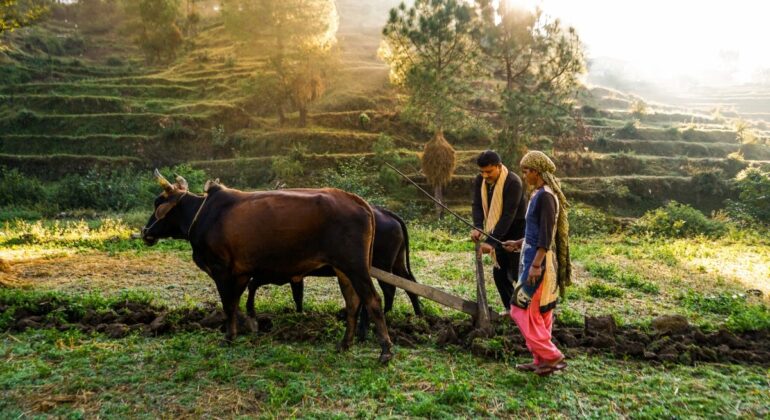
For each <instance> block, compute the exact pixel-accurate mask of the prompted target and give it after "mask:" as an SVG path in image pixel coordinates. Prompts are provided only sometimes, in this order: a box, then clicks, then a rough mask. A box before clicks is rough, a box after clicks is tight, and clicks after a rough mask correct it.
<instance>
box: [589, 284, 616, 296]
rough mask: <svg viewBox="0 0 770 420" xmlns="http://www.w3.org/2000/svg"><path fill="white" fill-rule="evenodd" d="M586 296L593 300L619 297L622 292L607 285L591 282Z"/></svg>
mask: <svg viewBox="0 0 770 420" xmlns="http://www.w3.org/2000/svg"><path fill="white" fill-rule="evenodd" d="M588 295H589V296H592V297H595V298H613V297H621V296H623V290H621V289H618V288H617V287H614V286H610V285H608V284H604V283H599V282H593V283H589V284H588Z"/></svg>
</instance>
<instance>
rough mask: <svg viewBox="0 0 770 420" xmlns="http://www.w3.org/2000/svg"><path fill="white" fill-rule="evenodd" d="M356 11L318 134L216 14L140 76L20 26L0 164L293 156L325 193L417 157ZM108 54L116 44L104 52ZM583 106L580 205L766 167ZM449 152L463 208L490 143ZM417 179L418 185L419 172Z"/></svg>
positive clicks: (730, 144)
mask: <svg viewBox="0 0 770 420" xmlns="http://www.w3.org/2000/svg"><path fill="white" fill-rule="evenodd" d="M354 9H355V8H353V10H354ZM347 12H348V9H346V8H345V3H341V6H340V14H341V16H342V19H341V22H342V24H341V26H340V31H339V33H338V39H339V41H340V50H341V59H340V70H339V71H338V73H337V74H336V75H334V78H333V80H332V81H331V83H330V84H329V89H328V90H327V92H326V94H325V96H324V97H323V98H322V99H321V100H319V101H318V102H317V103H315V104H314V105H313V108H312V112H311V115H310V120H311V123H310V125H309V126H308V127H298V126H297V124H296V119H297V118H296V116H292V115H290V116H289V120H288V124H287V125H285V126H283V127H281V126H279V124H278V121H277V118H276V117H275V115H274V113H275V112H274V106H273V105H272V104H270V103H269V102H266V101H265V100H264V99H263V97H262V96H261V95H260V92H259V91H258V90H255V88H254V83H253V80H254V77H255V76H256V75H258V74H259V73H260V72H262V71H264V68H265V65H266V63H265V59H264V58H263V57H260V56H259V55H254V54H249V53H247V52H246V51H245V50H244V49H243V48H242V45H241V44H240V43H238V42H234V41H232V40H231V39H230V38H229V37H228V35H227V33H226V32H225V30H224V27H223V26H222V24H221V22H218V21H217V20H216V19H214V20H211V21H207V23H206V25H205V26H204V28H202V30H201V31H200V33H199V35H198V36H197V37H196V38H195V40H194V48H191V49H190V50H189V51H187V52H186V53H184V54H183V55H182V56H180V57H179V58H178V59H177V60H176V61H175V62H174V63H173V64H170V65H167V66H160V67H148V66H145V65H144V63H143V62H142V59H141V56H140V55H139V54H138V51H136V49H135V48H133V47H132V46H131V45H130V44H128V43H125V44H120V45H118V44H119V41H117V40H116V39H115V38H113V35H110V34H109V33H108V34H100V35H86V34H83V33H80V32H79V30H78V29H77V28H76V26H75V25H74V24H72V23H66V22H64V21H51V22H48V23H46V24H45V25H44V26H42V27H38V28H33V29H25V30H21V31H18V32H17V33H16V34H14V36H13V39H12V42H11V46H12V48H11V49H9V50H8V51H6V52H5V56H6V59H5V63H4V64H2V70H1V71H2V72H3V74H8V75H12V76H13V77H6V78H4V81H3V83H2V84H0V101H1V102H0V103H2V105H0V165H3V166H7V167H11V168H17V169H19V170H20V171H22V172H24V173H26V174H29V175H34V176H36V177H38V178H41V179H57V178H59V177H61V176H63V175H65V174H70V173H86V172H88V171H91V170H93V169H99V168H103V169H110V168H115V167H120V166H125V165H134V166H136V167H139V168H147V169H149V168H152V167H155V166H162V165H171V164H177V163H182V162H189V163H190V164H191V165H192V166H193V167H196V168H202V169H205V170H206V171H207V172H208V173H209V174H210V175H211V176H213V177H219V178H221V179H222V180H223V181H224V182H226V183H229V184H231V185H236V186H239V187H244V188H260V187H264V186H265V185H269V184H270V183H271V182H272V181H273V180H274V179H275V177H276V173H275V171H274V170H273V161H274V158H275V157H276V156H283V155H286V154H288V153H292V155H293V156H295V157H296V159H299V161H301V163H302V165H303V167H304V173H303V176H302V177H301V181H296V180H295V181H294V183H293V184H291V185H290V186H302V185H317V181H315V179H316V175H318V174H319V171H321V170H323V169H325V168H335V167H337V166H338V165H340V164H342V163H344V162H346V161H350V160H351V159H363V160H364V161H370V160H371V159H372V158H373V157H374V154H373V146H374V145H375V144H376V143H377V142H378V140H379V139H380V135H381V134H382V133H385V134H387V135H388V136H389V137H390V138H391V139H392V141H393V144H394V146H395V147H397V148H398V149H399V152H400V153H401V154H402V155H405V156H409V155H411V156H414V157H416V156H417V154H418V153H419V151H420V150H421V148H422V144H423V143H424V142H425V141H426V140H427V139H428V138H429V133H427V132H425V130H423V129H421V128H420V127H415V126H413V125H410V124H408V123H405V122H403V121H401V120H400V119H399V116H398V114H397V106H396V105H397V103H396V95H395V93H394V92H393V90H392V88H391V87H390V86H389V84H388V80H387V76H388V69H387V68H386V66H385V65H384V64H383V63H382V62H381V61H379V60H378V59H377V57H376V51H377V48H378V46H379V29H378V28H377V27H371V26H362V25H361V24H360V23H359V22H356V21H355V19H350V18H347V19H346V13H347ZM34 39H42V40H51V39H54V40H58V42H59V43H60V44H61V45H69V47H68V48H64V47H63V46H60V48H58V49H54V48H50V46H49V45H47V44H46V42H37V43H35V42H30V41H29V40H34ZM104 45H111V46H113V48H112V49H110V50H109V53H105V52H104V47H103V46H104ZM96 49H98V51H100V53H99V54H96V53H93V50H96ZM581 100H582V102H583V103H584V104H586V105H587V106H586V107H584V108H583V111H584V116H585V118H586V121H587V122H588V123H589V124H590V126H589V128H590V129H591V132H592V137H591V139H590V140H589V141H588V142H586V143H585V144H581V145H580V147H577V148H574V147H573V149H574V150H561V149H560V148H559V147H558V146H557V147H556V149H555V150H553V153H554V156H555V158H556V160H557V164H558V166H559V168H560V171H561V173H560V175H561V176H562V177H563V180H564V182H565V184H566V187H567V191H568V192H569V194H570V195H571V196H572V197H573V198H574V199H577V200H579V201H585V202H588V203H591V204H595V205H601V206H603V207H610V208H612V209H614V210H615V211H617V212H618V213H625V214H638V213H639V212H641V211H643V210H645V209H649V208H652V207H656V206H659V205H660V204H662V203H663V202H664V201H666V200H669V199H676V200H678V201H682V202H686V203H690V204H693V205H696V206H698V207H700V208H702V209H705V210H712V209H715V208H719V207H720V206H721V203H722V202H723V201H724V199H725V198H727V197H728V195H729V192H728V191H729V189H728V188H727V185H726V181H727V180H729V179H731V178H733V177H734V176H735V175H736V174H737V173H738V172H739V171H740V170H742V169H744V168H746V167H747V166H749V165H766V164H767V162H766V161H767V160H770V148H768V146H767V145H764V144H754V145H741V144H740V143H739V142H737V140H736V133H735V132H734V131H732V130H730V129H728V127H729V126H730V125H729V124H728V123H726V122H725V121H717V120H716V119H714V118H711V117H709V116H706V115H693V114H691V113H685V112H681V111H677V110H676V109H675V108H660V109H661V112H657V113H648V114H644V115H641V116H637V117H640V120H641V121H640V124H639V125H638V126H634V125H629V121H631V119H632V118H633V117H634V116H633V115H630V114H629V113H628V111H627V110H628V105H629V104H630V103H631V101H632V100H633V98H630V97H628V96H626V95H623V94H621V93H619V92H614V91H610V90H606V89H601V88H595V89H592V90H590V91H588V94H586V95H584V96H583V97H582V98H581ZM624 106H625V107H624ZM362 114H366V118H362ZM450 141H451V142H452V143H453V145H454V146H455V148H456V149H457V151H458V169H457V176H456V177H455V179H454V180H453V181H452V183H451V185H450V186H449V188H448V191H447V194H446V195H447V197H448V200H449V201H450V202H451V203H452V204H454V205H457V206H461V205H466V206H467V201H468V197H469V195H470V184H471V181H472V179H473V176H475V173H476V170H477V168H476V166H475V164H474V158H475V156H476V155H477V154H478V153H479V152H480V151H482V150H484V149H486V148H488V147H490V140H489V139H484V138H458V137H457V136H454V137H451V136H450ZM729 156H733V157H729ZM739 156H740V157H739ZM412 170H413V173H412V175H414V176H415V178H417V179H418V180H420V181H422V182H424V180H423V177H422V176H421V175H420V174H419V173H418V171H417V169H416V165H415V166H414V167H413V168H412ZM414 197H418V196H417V195H416V194H415V195H414Z"/></svg>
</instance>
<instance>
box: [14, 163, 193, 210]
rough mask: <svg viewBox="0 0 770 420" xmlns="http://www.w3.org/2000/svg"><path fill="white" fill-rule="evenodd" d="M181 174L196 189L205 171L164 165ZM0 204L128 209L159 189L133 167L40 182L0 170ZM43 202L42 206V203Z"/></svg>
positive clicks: (147, 174) (146, 201)
mask: <svg viewBox="0 0 770 420" xmlns="http://www.w3.org/2000/svg"><path fill="white" fill-rule="evenodd" d="M163 171H164V172H167V173H178V174H180V175H182V176H184V177H185V178H186V179H187V180H188V183H189V184H190V189H191V190H192V191H200V190H202V188H203V184H204V183H205V181H206V174H205V172H203V171H201V170H196V169H192V168H191V167H190V166H188V165H178V166H175V167H174V168H170V169H169V168H164V169H163ZM0 180H2V181H3V182H2V184H0V206H23V207H26V208H35V209H39V210H40V211H43V212H44V213H45V214H48V215H53V213H54V212H56V211H61V210H72V209H92V210H109V211H128V210H132V209H137V208H148V207H149V206H151V205H152V202H153V199H154V198H155V197H156V196H157V195H158V194H159V192H160V190H159V188H158V186H157V183H156V182H155V181H154V180H153V178H152V176H151V173H150V171H147V170H137V169H135V168H133V167H130V166H129V167H125V168H112V169H108V170H97V169H92V170H90V171H89V172H88V173H86V174H84V175H78V174H71V175H67V176H65V177H63V178H61V179H59V180H56V181H54V182H50V183H46V184H42V183H41V182H40V181H39V180H38V179H37V178H34V177H29V176H24V175H22V174H21V173H19V172H18V171H17V170H15V169H12V170H8V169H0ZM44 203H45V205H44Z"/></svg>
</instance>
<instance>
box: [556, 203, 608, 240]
mask: <svg viewBox="0 0 770 420" xmlns="http://www.w3.org/2000/svg"><path fill="white" fill-rule="evenodd" d="M567 217H568V218H569V232H570V235H575V236H585V237H589V236H595V235H603V234H607V233H610V232H611V231H613V230H615V223H614V222H613V220H612V219H611V218H610V217H609V216H607V215H606V214H604V213H603V212H602V211H600V210H597V209H595V208H593V207H590V206H586V205H584V204H577V205H574V206H572V207H571V208H570V209H569V212H568V213H567Z"/></svg>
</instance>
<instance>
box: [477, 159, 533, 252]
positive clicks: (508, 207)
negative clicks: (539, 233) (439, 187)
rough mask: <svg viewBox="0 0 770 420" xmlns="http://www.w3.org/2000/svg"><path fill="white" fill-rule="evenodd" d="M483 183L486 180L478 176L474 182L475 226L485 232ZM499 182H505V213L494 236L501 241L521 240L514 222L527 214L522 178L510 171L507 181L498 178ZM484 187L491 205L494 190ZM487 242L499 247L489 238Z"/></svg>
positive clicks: (493, 232)
mask: <svg viewBox="0 0 770 420" xmlns="http://www.w3.org/2000/svg"><path fill="white" fill-rule="evenodd" d="M483 182H484V178H483V177H482V176H481V175H478V176H477V177H476V180H475V181H473V225H474V226H476V227H477V228H479V229H481V230H484V208H483V207H482V205H481V184H482V183H483ZM497 182H505V184H504V185H503V211H502V214H501V215H500V220H498V221H497V224H496V225H495V228H494V230H492V236H493V237H495V238H497V239H499V240H501V241H506V240H511V239H521V235H522V232H519V233H518V235H517V234H516V232H515V229H514V223H513V221H514V220H524V216H525V214H526V212H527V202H526V200H525V199H524V190H523V188H522V183H521V178H519V176H518V175H516V174H515V173H513V172H511V171H509V172H508V177H507V178H505V180H502V179H499V178H498V180H497ZM484 187H485V188H488V189H487V200H488V202H489V204H490V205H491V203H492V192H493V191H494V190H493V188H489V186H487V185H486V184H485V185H484ZM517 236H518V237H517ZM485 242H486V243H488V244H490V245H493V246H495V245H498V244H497V243H496V242H495V241H493V240H492V239H489V238H487V239H486V241H485Z"/></svg>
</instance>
